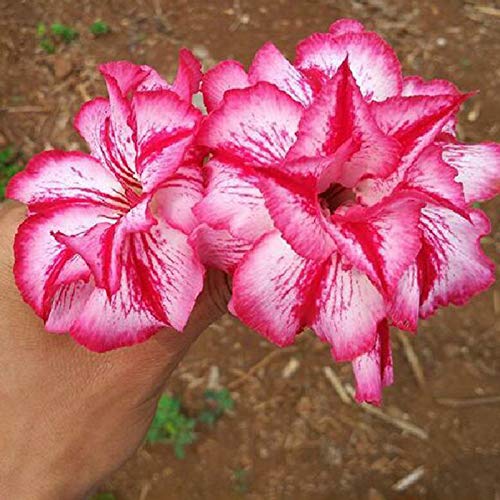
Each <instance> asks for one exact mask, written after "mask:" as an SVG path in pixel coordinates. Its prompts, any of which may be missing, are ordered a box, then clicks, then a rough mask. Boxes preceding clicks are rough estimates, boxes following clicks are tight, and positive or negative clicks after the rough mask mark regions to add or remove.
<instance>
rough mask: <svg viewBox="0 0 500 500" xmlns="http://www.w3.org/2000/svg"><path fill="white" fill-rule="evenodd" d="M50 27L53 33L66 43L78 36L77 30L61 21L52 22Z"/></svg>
mask: <svg viewBox="0 0 500 500" xmlns="http://www.w3.org/2000/svg"><path fill="white" fill-rule="evenodd" d="M50 29H51V31H52V33H53V34H54V35H56V36H58V37H60V38H61V39H62V40H63V41H64V42H66V43H70V42H72V41H73V40H75V38H77V37H78V31H76V30H75V29H73V28H71V27H69V26H65V25H64V24H61V23H54V24H53V25H52V26H51V27H50Z"/></svg>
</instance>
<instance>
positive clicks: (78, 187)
mask: <svg viewBox="0 0 500 500" xmlns="http://www.w3.org/2000/svg"><path fill="white" fill-rule="evenodd" d="M6 194H7V197H9V198H12V199H16V200H18V201H20V202H22V203H25V204H26V205H28V206H29V208H30V210H32V211H38V210H43V209H47V208H49V209H50V208H53V207H54V206H57V205H63V204H67V203H69V202H71V203H91V204H97V205H103V206H107V207H114V208H115V209H118V210H123V209H125V208H126V207H127V206H128V203H127V199H126V198H125V195H124V191H123V189H122V186H121V185H120V183H119V182H118V181H117V180H116V178H115V176H114V175H113V174H111V172H109V171H108V170H107V169H106V168H105V167H103V166H102V164H101V163H99V161H97V160H96V159H95V158H93V157H92V156H89V155H86V154H84V153H79V152H77V151H72V152H66V151H45V152H43V153H39V154H37V155H35V156H34V157H33V158H32V159H31V160H30V161H29V163H28V165H27V166H26V168H25V169H24V170H23V171H22V172H20V173H18V174H17V175H16V176H14V177H13V179H12V180H11V181H10V183H9V185H8V188H7V193H6Z"/></svg>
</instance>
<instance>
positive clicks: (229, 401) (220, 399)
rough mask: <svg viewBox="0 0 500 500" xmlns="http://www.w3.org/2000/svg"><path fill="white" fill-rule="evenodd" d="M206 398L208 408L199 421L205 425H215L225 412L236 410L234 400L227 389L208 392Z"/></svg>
mask: <svg viewBox="0 0 500 500" xmlns="http://www.w3.org/2000/svg"><path fill="white" fill-rule="evenodd" d="M204 396H205V401H206V402H207V405H208V407H207V408H205V409H204V410H203V411H202V412H201V413H200V415H199V416H198V420H199V421H200V422H203V423H204V424H208V425H213V424H214V423H215V421H216V420H217V419H219V418H220V417H221V416H222V415H223V414H224V413H225V412H227V411H231V410H232V409H233V408H234V399H233V398H232V396H231V393H230V392H229V391H228V390H227V389H226V388H223V389H220V390H218V391H214V390H207V391H205V394H204Z"/></svg>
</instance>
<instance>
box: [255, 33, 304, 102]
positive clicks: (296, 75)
mask: <svg viewBox="0 0 500 500" xmlns="http://www.w3.org/2000/svg"><path fill="white" fill-rule="evenodd" d="M248 78H249V80H250V83H251V84H252V85H254V84H256V83H258V82H269V83H274V85H276V86H277V87H278V88H279V89H281V90H283V91H284V92H286V93H287V94H288V95H289V96H290V97H292V98H293V99H295V100H296V101H297V102H299V103H300V104H302V105H303V106H309V105H310V104H311V102H312V99H313V91H312V89H311V86H310V85H309V83H308V82H307V79H306V77H305V76H304V75H303V74H302V73H301V72H300V71H298V70H297V69H295V68H294V67H293V66H292V64H290V62H288V60H287V59H286V58H285V57H284V56H283V54H282V53H281V52H280V51H279V50H278V48H277V47H276V46H275V45H274V44H272V43H271V42H267V43H266V44H265V45H264V46H263V47H262V48H261V49H260V50H259V51H258V52H257V54H255V57H254V60H253V62H252V65H251V66H250V69H249V70H248Z"/></svg>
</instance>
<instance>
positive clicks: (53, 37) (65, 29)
mask: <svg viewBox="0 0 500 500" xmlns="http://www.w3.org/2000/svg"><path fill="white" fill-rule="evenodd" d="M36 34H37V36H38V38H39V42H38V45H39V46H40V48H41V49H42V50H43V51H44V52H46V53H47V54H53V53H54V52H55V51H56V46H57V43H58V42H64V43H66V44H68V43H71V42H72V41H73V40H75V39H76V38H78V31H76V30H75V29H74V28H71V27H70V26H65V25H64V24H61V23H54V24H52V25H51V26H50V29H48V28H47V26H46V25H45V24H44V23H38V25H37V27H36Z"/></svg>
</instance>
